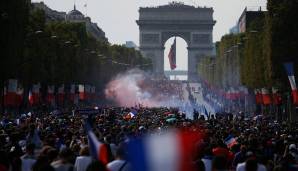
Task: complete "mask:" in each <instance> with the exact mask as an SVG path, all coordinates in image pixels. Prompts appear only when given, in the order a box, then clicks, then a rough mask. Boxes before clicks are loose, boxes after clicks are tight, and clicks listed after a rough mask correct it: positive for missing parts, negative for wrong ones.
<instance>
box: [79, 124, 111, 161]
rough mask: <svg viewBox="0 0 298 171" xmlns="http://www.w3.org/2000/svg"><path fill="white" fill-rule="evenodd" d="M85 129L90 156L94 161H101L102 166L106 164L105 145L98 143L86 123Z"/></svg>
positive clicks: (106, 153)
mask: <svg viewBox="0 0 298 171" xmlns="http://www.w3.org/2000/svg"><path fill="white" fill-rule="evenodd" d="M85 129H86V132H87V137H88V143H89V150H90V154H91V156H92V157H93V158H94V159H96V160H99V161H101V162H102V163H103V164H108V162H109V160H108V149H107V147H106V145H105V144H104V143H102V142H100V141H98V139H97V137H96V135H95V134H94V132H93V131H92V129H91V126H90V125H89V123H88V122H87V123H86V124H85Z"/></svg>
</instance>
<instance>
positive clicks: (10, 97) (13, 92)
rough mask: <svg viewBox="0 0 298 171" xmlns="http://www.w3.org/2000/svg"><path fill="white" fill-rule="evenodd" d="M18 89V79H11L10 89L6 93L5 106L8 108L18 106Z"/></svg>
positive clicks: (9, 81) (9, 82)
mask: <svg viewBox="0 0 298 171" xmlns="http://www.w3.org/2000/svg"><path fill="white" fill-rule="evenodd" d="M17 87H18V80H16V79H9V80H8V89H7V92H6V99H5V101H6V102H5V104H6V105H7V106H17V101H16V98H17V97H16V96H17Z"/></svg>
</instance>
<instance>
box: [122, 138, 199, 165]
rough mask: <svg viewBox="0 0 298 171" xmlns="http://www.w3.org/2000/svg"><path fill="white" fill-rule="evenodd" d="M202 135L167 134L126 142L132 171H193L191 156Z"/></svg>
mask: <svg viewBox="0 0 298 171" xmlns="http://www.w3.org/2000/svg"><path fill="white" fill-rule="evenodd" d="M201 138H202V135H201V134H199V133H198V132H195V133H194V132H168V133H164V134H162V135H150V136H146V137H143V138H139V139H133V140H130V141H129V142H128V146H127V149H128V156H127V158H128V161H129V162H130V163H131V166H132V171H166V170H169V171H180V170H181V171H186V170H187V171H193V170H195V169H194V168H193V165H192V164H191V163H192V162H191V161H192V156H193V154H194V152H195V151H196V150H195V149H194V147H195V146H196V145H195V144H197V143H198V142H199V141H200V139H201Z"/></svg>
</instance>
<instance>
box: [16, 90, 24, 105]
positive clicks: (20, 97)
mask: <svg viewBox="0 0 298 171" xmlns="http://www.w3.org/2000/svg"><path fill="white" fill-rule="evenodd" d="M23 95H24V88H23V87H18V90H17V95H16V103H17V106H21V104H22V102H23V98H24V96H23Z"/></svg>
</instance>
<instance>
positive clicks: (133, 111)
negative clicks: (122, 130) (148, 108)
mask: <svg viewBox="0 0 298 171" xmlns="http://www.w3.org/2000/svg"><path fill="white" fill-rule="evenodd" d="M137 114H138V112H137V111H136V110H135V109H132V110H131V111H130V112H129V115H130V117H131V118H133V117H134V116H135V115H137Z"/></svg>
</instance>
